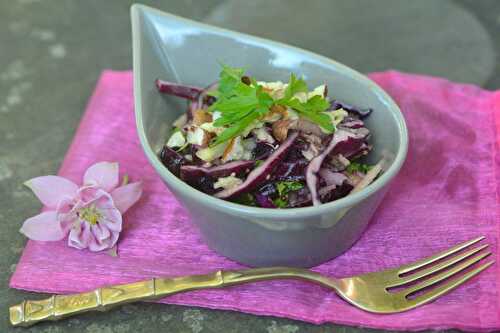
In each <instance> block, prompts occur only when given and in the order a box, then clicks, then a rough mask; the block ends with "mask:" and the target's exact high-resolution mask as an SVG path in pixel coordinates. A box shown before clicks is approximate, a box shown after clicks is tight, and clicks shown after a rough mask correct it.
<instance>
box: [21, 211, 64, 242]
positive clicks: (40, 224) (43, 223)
mask: <svg viewBox="0 0 500 333" xmlns="http://www.w3.org/2000/svg"><path fill="white" fill-rule="evenodd" d="M19 231H20V232H21V233H22V234H24V235H25V236H26V237H28V238H29V239H32V240H36V241H57V240H61V239H63V238H64V236H65V233H64V231H63V229H62V228H61V224H60V223H59V221H58V219H57V212H54V211H48V212H43V213H40V214H38V215H36V216H33V217H30V218H29V219H27V220H26V221H24V224H23V226H22V227H21V229H20V230H19Z"/></svg>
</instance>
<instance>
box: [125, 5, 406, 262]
mask: <svg viewBox="0 0 500 333" xmlns="http://www.w3.org/2000/svg"><path fill="white" fill-rule="evenodd" d="M131 14H132V31H133V54H134V93H135V112H136V120H137V131H138V133H139V137H140V140H141V143H142V146H143V149H144V152H145V154H146V156H147V158H148V159H149V161H150V162H151V164H152V165H153V167H154V168H155V169H156V171H157V172H158V174H159V175H160V176H161V178H162V179H163V181H164V182H165V184H166V185H167V186H168V188H169V189H170V191H171V192H172V193H173V194H174V195H175V196H176V197H177V199H178V200H179V201H180V202H181V204H183V205H184V206H185V207H186V208H187V209H188V211H189V213H190V214H191V217H192V221H193V223H195V224H196V225H197V226H198V227H199V229H200V231H201V233H202V234H203V236H204V239H205V240H206V242H207V243H208V245H209V246H210V247H211V248H213V249H214V250H215V251H217V252H219V253H221V254H223V255H225V256H227V257H229V258H231V259H234V260H236V261H238V262H240V263H243V264H247V265H250V266H272V265H286V266H301V267H310V266H314V265H318V264H321V263H323V262H325V261H327V260H330V259H332V258H334V257H336V256H338V255H340V254H341V253H343V252H344V251H346V250H347V249H349V248H350V247H351V246H352V245H353V244H354V243H355V242H356V240H357V239H359V237H360V236H361V234H362V233H363V231H364V230H365V228H366V227H367V225H368V222H369V221H370V218H371V217H372V216H373V213H374V212H375V210H376V209H377V206H378V205H379V204H380V202H381V201H382V198H383V197H384V195H385V193H386V191H387V188H388V185H389V183H390V182H391V180H392V179H393V178H394V177H395V176H396V175H397V173H398V171H399V170H400V168H401V166H402V164H403V162H404V160H405V157H406V152H407V146H408V136H407V130H406V125H405V121H404V119H403V116H402V115H401V112H400V110H399V108H398V106H397V105H396V104H395V103H394V101H393V100H392V99H391V98H390V97H389V96H388V95H387V94H386V93H385V92H384V91H383V90H382V89H381V88H380V87H379V86H377V85H376V84H375V83H374V82H372V81H371V80H369V79H368V78H367V77H365V76H363V75H361V74H360V73H358V72H356V71H354V70H352V69H350V68H348V67H346V66H344V65H342V64H339V63H337V62H335V61H333V60H330V59H327V58H325V57H322V56H320V55H317V54H313V53H311V52H308V51H305V50H301V49H298V48H295V47H291V46H287V45H284V44H280V43H277V42H273V41H270V40H265V39H261V38H257V37H252V36H249V35H245V34H241V33H237V32H233V31H228V30H223V29H220V28H216V27H213V26H209V25H205V24H201V23H198V22H194V21H190V20H187V19H184V18H180V17H177V16H174V15H171V14H167V13H163V12H160V11H158V10H155V9H152V8H149V7H146V6H142V5H134V6H132V9H131ZM217 61H222V62H224V63H226V64H228V65H231V66H239V67H245V68H246V69H247V71H248V73H250V74H251V75H252V76H254V77H256V78H257V79H259V80H263V81H276V80H282V81H286V80H287V79H288V77H289V75H290V72H294V73H296V74H298V75H302V76H304V77H305V79H306V80H307V81H308V84H309V85H310V86H317V85H320V84H323V83H326V84H328V87H329V88H330V95H331V96H334V97H335V98H337V99H340V100H342V101H344V102H347V103H351V104H354V105H357V106H360V107H372V108H373V109H374V110H375V111H374V112H373V113H372V115H371V116H370V117H368V118H367V121H366V124H367V127H368V128H370V129H371V131H372V133H373V142H372V143H373V145H374V149H373V152H372V153H371V154H370V155H369V158H368V162H372V163H373V162H376V161H378V160H379V159H380V158H381V156H382V154H383V153H384V154H388V155H389V156H392V158H391V160H390V162H389V166H388V168H387V169H386V171H385V172H384V173H383V174H382V175H381V176H380V177H379V178H378V179H377V180H376V181H375V182H374V183H373V184H371V185H369V186H368V187H367V188H365V189H364V190H362V191H360V192H358V193H355V194H352V195H349V196H347V197H345V198H342V199H340V200H337V201H334V202H331V203H326V204H323V205H321V206H318V207H305V208H294V209H282V210H279V209H265V208H256V207H249V206H243V205H239V204H235V203H231V202H228V201H224V200H220V199H217V198H214V197H212V196H210V195H206V194H204V193H202V192H200V191H198V190H196V189H194V188H192V187H190V186H189V185H187V184H186V183H184V182H182V181H181V180H180V179H178V178H177V177H176V176H174V175H173V174H172V173H171V172H170V171H169V170H168V169H167V168H166V167H164V166H163V164H162V163H161V161H160V160H159V159H158V152H159V151H160V149H161V147H162V145H163V144H164V142H165V140H166V138H168V137H169V134H170V133H169V132H170V129H171V123H172V122H173V121H174V120H175V119H176V118H177V117H178V116H179V115H180V114H181V113H183V112H185V108H186V106H185V101H182V100H180V99H178V98H175V97H171V96H164V95H161V94H159V93H158V92H157V91H156V88H155V85H154V80H155V79H156V78H162V79H165V80H170V81H175V82H181V83H185V84H190V85H197V86H206V85H207V84H209V83H210V82H213V81H214V80H216V79H217V77H218V72H219V70H220V67H219V65H218V63H217Z"/></svg>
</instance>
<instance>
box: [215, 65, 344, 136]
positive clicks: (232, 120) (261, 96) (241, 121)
mask: <svg viewBox="0 0 500 333" xmlns="http://www.w3.org/2000/svg"><path fill="white" fill-rule="evenodd" d="M221 66H222V70H221V72H220V78H219V87H218V90H217V91H215V92H213V93H211V95H212V96H215V97H217V100H216V102H215V103H214V104H212V105H211V106H210V107H209V108H208V111H209V112H214V111H215V110H217V111H219V112H220V114H221V116H220V117H219V118H218V119H217V120H216V121H215V122H214V126H216V127H227V128H226V129H225V130H224V131H222V133H221V134H220V135H218V136H217V138H216V139H215V140H214V141H213V142H212V145H217V144H220V143H222V142H225V141H228V140H231V139H233V138H234V137H236V136H238V135H241V133H243V132H245V130H247V128H248V127H249V126H251V125H252V123H253V122H255V121H258V120H259V119H261V118H263V117H264V116H265V115H266V114H268V113H269V111H270V109H271V107H272V106H273V105H275V104H276V105H282V106H285V107H290V108H292V109H295V110H296V111H297V113H299V115H300V116H301V117H304V118H306V119H308V120H310V121H312V122H314V123H316V124H318V125H319V126H321V127H322V128H323V129H324V130H325V131H327V132H330V133H331V132H333V131H334V130H335V127H334V126H333V124H332V120H331V118H330V117H329V116H328V115H327V114H325V113H324V111H325V110H327V109H328V107H329V103H328V101H327V100H326V99H325V98H323V97H322V96H313V97H311V98H309V99H308V100H307V101H306V102H301V101H300V100H299V99H298V98H297V97H295V94H297V93H307V91H308V88H307V84H306V82H305V81H304V80H303V79H301V78H297V77H296V76H295V75H294V74H293V73H292V74H291V75H290V81H289V83H288V86H287V88H286V89H285V93H284V97H283V98H281V99H280V100H277V101H275V100H273V98H272V97H271V95H270V94H269V93H267V92H266V91H265V90H264V89H263V87H262V86H261V85H259V84H258V83H257V81H255V79H253V78H250V83H251V84H250V85H249V84H246V83H245V82H247V83H248V80H245V82H243V81H242V77H243V75H244V74H245V70H244V69H243V68H233V67H230V66H227V65H224V64H221Z"/></svg>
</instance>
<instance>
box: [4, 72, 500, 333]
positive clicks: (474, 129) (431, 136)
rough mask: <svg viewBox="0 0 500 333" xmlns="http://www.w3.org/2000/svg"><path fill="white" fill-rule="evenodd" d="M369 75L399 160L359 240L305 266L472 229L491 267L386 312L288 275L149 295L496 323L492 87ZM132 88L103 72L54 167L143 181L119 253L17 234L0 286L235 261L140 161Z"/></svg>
mask: <svg viewBox="0 0 500 333" xmlns="http://www.w3.org/2000/svg"><path fill="white" fill-rule="evenodd" d="M371 78H372V79H373V80H375V81H376V82H377V83H379V84H380V85H381V86H382V87H383V88H385V89H386V90H387V91H388V92H389V94H390V95H392V96H393V97H394V99H395V100H396V102H397V103H398V104H399V105H400V106H401V109H402V111H403V113H404V115H405V117H406V120H407V122H408V127H409V132H410V149H409V153H408V159H407V161H406V163H405V165H404V167H403V169H402V171H401V173H400V175H399V176H398V177H397V179H396V180H395V182H394V183H393V185H392V187H391V189H390V191H389V193H388V194H387V197H386V198H385V200H384V202H383V203H382V205H381V207H380V208H379V210H378V211H377V213H376V215H375V216H374V218H373V220H372V222H371V224H370V226H369V228H368V230H367V231H366V232H365V233H364V235H363V237H362V238H361V240H360V241H359V242H358V243H356V244H355V245H354V247H353V248H352V249H351V250H349V251H348V252H347V253H345V254H344V255H342V256H340V257H339V258H337V259H335V260H332V261H330V262H328V263H326V264H323V265H321V266H318V267H317V268H315V270H317V271H318V272H321V273H323V274H326V275H330V276H337V277H342V276H350V275H353V274H358V273H362V272H368V271H375V270H380V269H383V268H388V267H393V266H397V265H401V264H403V263H407V262H411V261H413V260H416V259H420V258H422V257H424V256H427V255H431V254H433V253H435V252H436V251H439V250H442V249H446V248H448V247H450V246H451V245H453V244H455V243H458V242H462V241H465V240H468V239H471V238H474V237H477V236H479V235H485V236H487V241H488V242H489V243H490V245H491V250H492V251H493V256H492V257H493V258H494V259H496V261H497V264H495V265H493V266H492V267H491V268H489V269H488V270H486V271H485V272H483V273H481V274H480V275H479V276H478V277H476V278H474V279H473V280H471V281H470V282H468V283H467V284H466V285H464V286H461V287H460V288H458V289H456V290H455V291H453V292H452V293H450V294H448V295H447V296H445V297H442V298H440V299H438V300H437V301H436V302H434V303H432V304H429V305H425V306H423V307H420V308H418V309H416V310H413V311H410V312H406V313H401V314H395V315H376V314H371V313H367V312H364V311H361V310H358V309H356V308H354V307H353V306H350V305H348V304H347V303H346V302H344V301H342V300H341V299H340V298H339V297H337V296H336V295H335V294H334V293H332V292H330V291H327V290H326V289H323V288H321V287H318V286H315V285H312V284H309V283H306V282H300V281H272V282H260V283H254V284H249V285H242V286H236V287H232V288H228V289H223V290H206V291H196V292H190V293H185V294H178V295H175V296H172V297H169V298H166V299H164V300H162V301H161V302H163V303H172V304H183V305H193V306H202V307H207V308H216V309H229V310H235V311H242V312H248V313H253V314H258V315H273V316H280V317H288V318H293V319H299V320H304V321H308V322H312V323H318V324H319V323H324V322H334V323H339V324H346V325H355V326H365V327H373V328H384V329H407V330H421V329H426V328H434V329H445V328H459V329H463V330H469V331H492V330H495V329H500V295H499V291H500V265H499V264H498V261H499V260H498V256H499V249H498V242H499V236H500V234H499V231H500V219H499V217H500V214H499V207H500V206H499V196H498V194H499V184H500V170H499V169H498V167H499V165H500V158H499V154H498V151H499V150H498V149H499V144H500V92H489V91H484V90H481V89H480V88H478V87H475V86H472V85H463V84H455V83H450V82H448V81H445V80H442V79H438V78H431V77H425V76H418V75H409V74H403V73H398V72H394V71H390V72H384V73H375V74H372V75H371ZM151 84H153V82H152V83H151ZM132 96H133V92H132V74H131V73H130V72H112V71H106V72H104V73H103V75H102V77H101V79H100V81H99V83H98V85H97V88H96V90H95V92H94V95H93V97H92V99H91V101H90V103H89V105H88V107H87V111H86V113H85V115H84V117H83V119H82V122H81V124H80V127H79V129H78V131H77V133H76V136H75V138H74V140H73V143H72V145H71V147H70V149H69V151H68V153H67V156H66V158H65V160H64V163H63V165H62V167H61V170H60V172H59V174H60V175H62V176H65V177H68V178H70V179H72V180H73V181H75V182H80V181H81V177H82V174H83V172H84V171H85V169H86V168H87V167H88V166H89V165H91V164H93V163H94V162H96V161H103V160H107V161H118V162H119V163H120V170H121V172H126V173H128V174H129V175H130V176H131V179H132V180H137V179H142V180H143V181H144V190H145V193H144V196H143V198H142V199H141V200H140V201H139V203H138V204H137V205H135V206H134V207H133V208H132V209H131V210H130V211H128V212H127V213H126V215H125V219H124V231H123V233H122V235H121V240H120V241H119V244H118V253H119V257H118V258H113V257H110V256H108V255H106V254H104V253H97V254H96V253H91V252H87V251H80V250H76V249H73V248H70V247H67V246H66V244H65V242H64V241H61V242H53V243H43V242H35V241H29V242H28V244H27V246H26V248H25V250H24V253H23V255H22V258H21V260H20V262H19V264H18V265H17V269H16V272H15V273H14V275H13V277H12V279H11V281H10V286H11V287H13V288H19V289H26V290H32V291H40V292H51V293H71V292H81V291H86V290H90V289H94V288H96V287H100V286H104V285H109V284H116V283H126V282H132V281H137V280H142V279H148V278H152V277H158V276H176V275H185V274H203V273H208V272H211V271H213V270H217V269H221V268H225V269H237V268H241V267H242V266H240V265H239V264H237V263H235V262H232V261H230V260H228V259H226V258H224V257H222V256H220V255H218V254H216V253H214V252H213V251H211V250H210V249H209V248H208V247H207V246H206V245H205V243H204V242H203V240H202V239H201V238H200V234H199V232H198V230H197V229H196V227H194V226H193V224H192V223H191V221H190V220H189V219H188V218H187V215H186V212H185V210H184V209H183V208H182V207H181V206H180V205H179V204H178V203H177V201H176V199H175V198H174V197H173V196H172V195H171V193H170V192H169V190H168V189H167V188H166V187H165V185H164V184H163V183H162V181H161V180H160V178H159V177H158V176H157V174H156V173H155V171H154V170H153V168H152V167H151V166H150V165H149V163H148V162H147V161H146V158H145V157H144V155H143V153H142V150H141V147H140V145H139V141H138V138H137V134H136V130H135V121H134V113H133V97H132ZM375 112H377V111H376V110H375ZM34 200H35V199H34ZM23 218H24V217H20V219H23Z"/></svg>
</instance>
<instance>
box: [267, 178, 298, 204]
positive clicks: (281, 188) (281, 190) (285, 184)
mask: <svg viewBox="0 0 500 333" xmlns="http://www.w3.org/2000/svg"><path fill="white" fill-rule="evenodd" d="M303 187H304V184H303V183H301V182H299V181H294V180H286V181H279V182H276V190H277V191H278V197H277V198H276V199H274V200H273V203H274V205H275V206H276V207H278V208H286V207H287V206H288V194H289V193H290V192H293V191H298V190H300V189H301V188H303Z"/></svg>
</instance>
